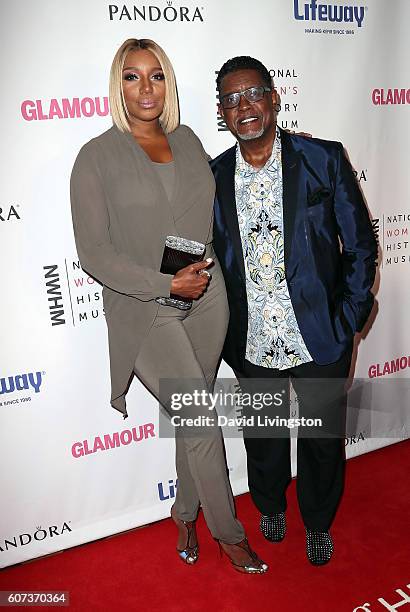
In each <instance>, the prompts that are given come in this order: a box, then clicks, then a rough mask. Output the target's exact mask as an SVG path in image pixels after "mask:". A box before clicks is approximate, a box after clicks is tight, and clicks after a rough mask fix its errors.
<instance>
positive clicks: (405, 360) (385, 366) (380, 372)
mask: <svg viewBox="0 0 410 612" xmlns="http://www.w3.org/2000/svg"><path fill="white" fill-rule="evenodd" d="M407 368H410V355H409V356H407V355H403V357H397V359H392V360H391V361H385V362H384V363H374V364H372V365H371V366H370V367H369V372H368V374H369V378H377V377H379V376H388V375H389V374H395V373H396V372H399V371H400V370H406V369H407Z"/></svg>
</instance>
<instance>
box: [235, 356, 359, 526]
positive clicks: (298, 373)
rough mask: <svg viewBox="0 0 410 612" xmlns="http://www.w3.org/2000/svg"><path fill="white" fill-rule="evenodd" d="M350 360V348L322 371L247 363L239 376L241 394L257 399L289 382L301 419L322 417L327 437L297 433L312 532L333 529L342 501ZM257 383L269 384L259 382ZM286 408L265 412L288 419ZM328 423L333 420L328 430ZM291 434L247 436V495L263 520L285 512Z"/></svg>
mask: <svg viewBox="0 0 410 612" xmlns="http://www.w3.org/2000/svg"><path fill="white" fill-rule="evenodd" d="M351 357H352V350H351V348H349V350H348V351H346V352H345V353H344V354H343V355H342V357H341V358H340V359H339V360H338V361H337V362H335V363H331V364H329V365H325V366H320V365H317V364H315V363H313V362H310V363H306V364H302V365H300V366H297V367H293V368H289V369H287V370H277V369H270V368H263V367H260V366H255V365H253V364H252V363H250V362H248V361H245V368H244V372H236V376H237V377H238V380H239V382H240V385H241V388H242V391H245V392H247V393H253V394H254V393H255V392H257V391H258V390H260V391H264V392H266V390H267V389H268V387H269V386H270V388H271V390H272V392H277V391H279V390H282V389H283V388H284V387H287V388H289V379H291V380H292V386H293V388H294V390H295V392H296V394H297V397H298V403H299V417H302V416H306V418H310V417H324V422H326V431H323V430H322V431H321V432H320V437H311V436H312V430H309V428H307V431H306V430H305V431H303V432H301V429H300V428H299V436H298V442H297V496H298V502H299V508H300V511H301V514H302V518H303V521H304V524H305V526H306V527H307V528H308V529H316V530H319V531H326V530H327V529H329V527H330V524H331V522H332V520H333V517H334V515H335V513H336V510H337V507H338V504H339V501H340V498H341V495H342V491H343V481H344V464H345V457H344V426H345V425H344V424H345V407H346V394H345V390H344V387H345V382H346V378H347V376H348V374H349V370H350V363H351ZM255 379H269V381H268V380H264V381H259V382H258V381H255ZM284 379H285V380H284ZM326 379H327V380H326ZM329 379H331V380H329ZM284 383H285V385H284ZM282 407H283V408H284V409H285V410H282V411H281V410H278V408H277V407H271V408H269V409H264V410H263V411H262V412H263V414H268V413H269V414H270V415H271V417H272V416H276V415H278V414H280V415H281V416H284V415H285V416H287V417H289V404H287V408H286V402H285V403H284V404H283V405H282ZM286 410H287V414H286ZM248 414H249V411H248ZM259 414H261V412H259V413H258V416H259ZM328 417H331V418H330V425H329V418H328ZM265 431H266V428H265ZM289 431H290V430H289V429H288V428H282V430H281V428H277V429H275V431H274V432H273V431H270V433H272V436H271V437H262V436H264V435H265V434H264V431H263V428H262V429H261V428H258V429H257V431H255V430H254V431H252V430H249V431H247V430H246V429H245V430H244V441H245V448H246V452H247V464H248V483H249V491H250V493H251V496H252V499H253V501H254V503H255V505H256V507H257V508H258V509H259V511H260V512H261V513H262V514H265V515H272V514H274V513H276V512H284V511H285V510H286V488H287V486H288V484H289V482H290V480H291V477H292V476H291V461H290V437H289ZM316 431H317V430H316ZM313 435H315V434H313ZM316 435H317V434H316Z"/></svg>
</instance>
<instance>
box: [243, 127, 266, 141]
mask: <svg viewBox="0 0 410 612" xmlns="http://www.w3.org/2000/svg"><path fill="white" fill-rule="evenodd" d="M263 132H264V128H263V127H261V129H260V130H258V131H257V132H251V133H248V134H239V132H238V138H239V139H240V140H254V139H255V138H260V137H261V136H262V135H263Z"/></svg>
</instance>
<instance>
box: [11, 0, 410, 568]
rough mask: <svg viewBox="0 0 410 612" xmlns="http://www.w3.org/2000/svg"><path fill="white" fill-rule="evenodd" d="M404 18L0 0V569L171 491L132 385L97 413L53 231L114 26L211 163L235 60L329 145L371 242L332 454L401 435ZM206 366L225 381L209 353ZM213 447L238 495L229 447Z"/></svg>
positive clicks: (124, 524) (104, 370) (94, 380)
mask: <svg viewBox="0 0 410 612" xmlns="http://www.w3.org/2000/svg"><path fill="white" fill-rule="evenodd" d="M409 22H410V4H409V3H408V1H407V0H396V1H395V2H394V3H392V2H389V1H388V0H361V1H358V0H343V1H340V0H323V2H321V1H320V0H307V1H305V0H281V1H280V2H279V1H276V2H272V1H270V0H258V1H256V2H253V3H251V4H250V3H249V2H246V1H245V0H235V1H233V0H224V2H219V1H217V0H168V1H164V0H147V1H146V2H144V0H141V1H138V2H136V3H126V4H110V3H108V2H105V1H103V0H88V1H87V2H80V0H71V1H70V2H57V3H56V2H54V1H52V0H37V2H35V3H33V2H30V1H28V0H21V1H20V2H18V3H8V4H7V6H5V7H4V8H3V11H2V23H1V26H0V27H1V34H2V36H1V39H2V41H3V51H2V54H1V57H0V64H1V73H2V82H3V95H2V97H1V101H0V105H1V122H2V130H1V132H2V138H1V141H0V148H1V153H2V155H1V159H2V164H1V181H0V236H1V241H0V249H1V258H0V267H1V288H2V292H1V300H0V317H1V319H0V321H1V362H0V420H1V431H0V453H1V473H0V491H1V497H2V512H1V519H0V521H1V524H0V566H1V567H5V566H8V565H12V564H14V563H18V562H21V561H24V560H26V559H30V558H34V557H37V556H40V555H44V554H47V553H50V552H53V551H56V550H61V549H64V548H68V547H71V546H75V545H78V544H81V543H84V542H87V541H90V540H93V539H97V538H101V537H104V536H107V535H110V534H113V533H116V532H120V531H123V530H126V529H130V528H133V527H136V526H138V525H144V524H146V523H149V522H151V521H155V520H158V519H161V518H164V517H166V516H167V515H169V509H170V505H171V504H172V500H173V498H174V496H175V491H176V487H177V482H176V475H175V469H174V442H173V440H168V439H159V437H158V416H157V414H158V407H157V405H156V403H155V401H154V400H153V399H152V398H151V397H150V396H149V395H148V393H147V392H146V390H145V389H144V388H143V387H142V385H140V384H139V382H138V380H136V379H134V381H133V383H132V385H131V389H130V392H129V395H128V412H129V415H130V416H129V418H128V419H127V420H126V421H123V420H122V418H121V415H120V414H119V413H117V412H116V411H114V410H113V409H112V408H111V407H110V404H109V396H110V382H109V363H108V345H107V336H106V325H105V320H104V311H103V305H102V297H101V289H102V288H101V286H100V285H99V284H98V283H97V282H96V281H95V280H94V279H92V278H90V277H89V276H88V275H87V274H86V273H85V272H84V271H83V270H82V269H81V267H80V264H79V261H78V256H77V254H76V250H75V245H74V239H73V233H72V226H71V215H70V203H69V177H70V172H71V168H72V165H73V162H74V159H75V157H76V155H77V153H78V151H79V149H80V147H81V146H82V144H84V143H85V142H86V141H88V140H89V139H90V138H92V137H94V136H96V135H98V134H99V133H101V132H103V131H104V130H106V129H107V128H109V127H110V125H111V117H110V109H109V105H108V98H107V95H108V74H109V68H110V65H111V61H112V58H113V56H114V53H115V51H116V49H117V48H118V47H119V45H120V44H121V43H122V42H123V41H124V40H125V39H126V38H130V37H137V38H144V37H145V38H153V39H154V40H156V41H157V42H158V43H159V44H161V45H162V46H163V47H164V49H165V50H166V52H167V53H168V55H169V56H170V58H171V61H172V62H173V65H174V68H175V72H176V75H177V80H178V89H179V96H180V103H181V122H182V123H186V124H188V125H190V126H191V127H192V128H193V129H194V130H195V132H196V133H197V134H198V136H199V137H200V138H201V140H202V142H203V144H204V147H205V149H206V150H207V151H208V152H209V154H211V155H217V154H218V153H220V152H221V151H223V150H224V149H226V148H227V147H229V146H231V145H232V144H233V139H232V137H231V135H230V134H229V133H228V132H227V131H226V128H225V125H224V123H223V121H222V119H221V117H220V116H218V113H217V106H216V102H217V98H216V86H215V76H216V72H217V71H218V69H219V68H220V66H221V65H222V63H223V62H224V61H225V60H226V59H228V58H229V57H232V56H235V55H253V56H254V57H257V58H259V59H260V60H262V61H263V62H264V63H265V64H266V65H267V67H268V68H269V69H270V71H271V74H272V77H273V79H274V84H275V87H276V88H277V91H278V92H279V94H280V97H281V102H282V110H281V112H280V114H279V124H280V125H281V126H282V127H284V128H287V129H290V130H295V131H305V132H310V133H311V134H313V136H316V137H319V138H325V139H331V140H340V141H342V142H343V144H344V146H345V147H346V150H347V152H348V154H349V157H350V160H351V162H352V165H353V167H354V169H355V171H356V173H357V180H358V181H359V184H360V187H361V189H362V190H363V193H364V195H365V198H366V201H367V203H368V206H369V210H370V212H371V216H372V219H373V226H374V231H375V233H376V235H377V238H378V241H379V245H380V258H379V267H378V275H377V281H376V285H375V292H376V305H375V308H374V312H373V314H372V317H371V321H370V322H369V325H368V326H367V327H366V330H365V332H364V333H363V335H362V336H361V337H360V338H358V342H357V351H356V368H355V376H356V377H357V378H358V379H360V383H359V386H358V388H356V389H355V392H354V393H353V394H352V400H351V402H350V403H351V411H350V416H349V418H350V425H351V427H350V429H349V432H348V436H347V438H346V453H347V456H348V457H352V456H354V455H357V454H360V453H364V452H367V451H371V450H373V449H375V448H378V447H381V446H383V445H386V444H389V443H393V442H396V441H399V440H401V439H404V438H406V437H408V433H407V423H406V414H405V412H406V408H407V406H408V405H409V394H408V393H407V391H406V384H405V383H406V381H407V380H408V377H409V373H410V370H409V368H410V330H409V325H408V312H409V306H410V288H409V272H410V241H409V227H410V203H409V176H410V173H409V162H410V159H409V152H408V146H409V141H410V139H409V136H410V133H409V132H410V130H409V121H408V119H409V108H410V106H409V105H410V89H409V87H410V80H409V64H408V61H407V37H406V36H405V32H406V28H405V27H404V26H405V24H407V23H409ZM220 376H232V372H231V371H230V370H229V368H228V367H227V366H226V365H225V364H222V367H221V371H220ZM226 446H227V454H228V464H229V470H230V474H231V480H232V486H233V489H234V492H235V493H236V494H238V493H242V492H244V491H246V489H247V483H246V463H245V453H244V449H243V442H242V440H241V439H234V440H232V439H229V440H227V441H226ZM294 451H295V449H294V446H293V459H294ZM295 469H296V466H295V465H294V470H295Z"/></svg>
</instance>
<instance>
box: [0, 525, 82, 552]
mask: <svg viewBox="0 0 410 612" xmlns="http://www.w3.org/2000/svg"><path fill="white" fill-rule="evenodd" d="M69 522H71V521H69ZM66 531H68V532H71V531H72V529H71V527H70V525H69V524H68V523H66V522H64V523H63V524H62V526H61V527H60V528H58V526H57V525H51V526H50V527H47V529H42V528H41V526H40V527H36V531H35V532H34V533H33V534H31V533H20V535H18V536H14V537H13V538H10V539H8V540H6V539H5V540H4V541H0V551H1V552H5V551H7V550H10V548H18V547H19V546H27V544H30V542H32V541H33V540H35V541H36V542H42V541H43V540H45V539H47V538H53V537H54V536H60V535H63V534H64V533H65V532H66Z"/></svg>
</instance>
